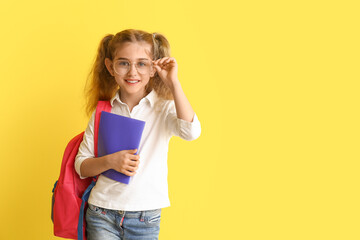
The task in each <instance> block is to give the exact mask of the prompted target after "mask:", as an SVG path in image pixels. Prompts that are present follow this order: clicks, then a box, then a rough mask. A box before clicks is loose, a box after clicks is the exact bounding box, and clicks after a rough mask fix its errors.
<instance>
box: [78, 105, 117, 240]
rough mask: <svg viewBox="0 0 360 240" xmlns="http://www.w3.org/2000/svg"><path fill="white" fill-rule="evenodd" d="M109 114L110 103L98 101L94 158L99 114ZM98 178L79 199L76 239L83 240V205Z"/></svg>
mask: <svg viewBox="0 0 360 240" xmlns="http://www.w3.org/2000/svg"><path fill="white" fill-rule="evenodd" d="M103 111H105V112H111V104H110V101H99V102H98V104H97V106H96V112H95V121H94V153H95V157H97V156H98V147H97V146H98V134H99V125H100V117H101V112H103ZM97 178H98V176H96V177H94V178H93V181H92V182H91V184H90V185H89V186H88V187H87V189H86V190H85V192H84V194H83V196H82V198H81V206H80V214H79V221H78V227H77V230H78V239H79V240H83V239H84V236H85V232H84V230H85V229H84V222H83V221H84V213H85V203H86V202H87V201H88V199H89V196H90V192H91V190H92V188H93V187H94V186H95V184H96V181H97Z"/></svg>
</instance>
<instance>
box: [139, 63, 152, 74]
mask: <svg viewBox="0 0 360 240" xmlns="http://www.w3.org/2000/svg"><path fill="white" fill-rule="evenodd" d="M150 67H151V64H150V61H147V60H142V61H140V62H137V63H136V68H137V70H138V72H139V73H140V74H147V73H149V72H150Z"/></svg>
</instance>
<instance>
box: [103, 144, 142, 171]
mask: <svg viewBox="0 0 360 240" xmlns="http://www.w3.org/2000/svg"><path fill="white" fill-rule="evenodd" d="M136 151H137V149H132V150H123V151H119V152H116V153H113V154H110V155H109V167H110V168H111V169H114V170H116V171H118V172H121V173H123V174H125V175H126V176H134V175H135V173H136V170H137V169H138V168H139V163H140V161H139V160H140V156H139V155H134V154H135V153H136Z"/></svg>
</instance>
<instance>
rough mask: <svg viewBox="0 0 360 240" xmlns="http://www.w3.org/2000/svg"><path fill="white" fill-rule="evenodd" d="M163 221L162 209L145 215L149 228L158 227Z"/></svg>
mask: <svg viewBox="0 0 360 240" xmlns="http://www.w3.org/2000/svg"><path fill="white" fill-rule="evenodd" d="M160 220H161V209H156V210H152V211H148V212H147V213H146V215H145V224H146V225H147V226H153V227H155V226H158V225H160Z"/></svg>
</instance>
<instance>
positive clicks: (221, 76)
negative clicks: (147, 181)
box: [0, 0, 360, 240]
mask: <svg viewBox="0 0 360 240" xmlns="http://www.w3.org/2000/svg"><path fill="white" fill-rule="evenodd" d="M359 10H360V9H359V5H358V4H357V1H346V0H342V1H340V0H339V1H314V0H312V1H308V0H307V1H279V0H274V1H264V0H262V1H260V0H258V1H236V0H233V1H231V0H224V1H194V0H182V1H169V0H162V1H156V0H154V1H143V0H138V1H123V0H118V1H114V0H103V1H70V0H64V1H45V0H43V1H39V0H38V1H2V2H1V3H0V22H1V39H0V43H1V44H0V66H1V67H0V102H1V118H0V133H1V137H0V141H1V142H0V146H1V149H0V154H1V155H0V158H1V160H0V169H1V173H0V194H1V197H0V208H1V210H0V211H1V214H0V216H1V217H0V218H1V219H0V239H4V240H8V239H36V240H42V239H44V240H48V239H59V238H56V237H53V236H52V223H51V221H50V202H51V190H52V187H53V184H54V182H55V180H56V179H57V178H58V175H59V171H60V163H61V159H62V154H63V151H64V148H65V146H66V144H67V142H68V141H69V140H70V139H71V138H72V137H73V136H75V134H77V133H80V132H81V131H83V130H84V129H85V127H86V124H87V121H88V118H87V117H86V115H85V113H84V96H83V87H84V84H85V79H86V76H87V73H88V71H89V69H90V66H91V63H92V61H93V58H94V56H95V53H96V49H97V46H98V44H99V42H100V40H101V38H102V37H103V36H104V35H105V34H107V33H113V34H114V33H116V32H118V31H121V30H123V29H126V28H137V29H143V30H146V31H149V32H155V31H156V32H160V33H163V34H164V35H165V36H166V37H167V38H168V39H169V41H170V44H171V47H172V56H173V57H175V58H176V59H177V61H178V64H179V79H180V81H181V83H182V86H183V89H184V91H185V93H186V95H187V97H188V98H189V100H190V102H191V103H192V106H193V108H194V109H195V111H196V113H197V114H198V117H199V119H200V121H201V123H202V135H201V137H200V138H199V139H197V140H195V141H193V142H186V141H183V140H181V139H179V138H173V139H172V140H171V143H170V153H169V161H168V162H169V178H168V180H169V189H170V200H171V203H172V206H171V207H170V208H166V209H164V211H163V216H162V222H161V231H160V239H162V240H180V239H181V240H182V239H187V240H191V239H196V240H197V239H244V240H255V239H256V240H258V239H261V240H267V239H274V240H293V239H294V240H295V239H299V240H300V239H301V240H304V239H316V240H318V239H324V240H325V239H326V240H329V239H340V240H344V239H345V240H352V239H354V240H355V239H360V233H359V230H360V229H359V225H360V220H359V216H360V209H359V205H360V203H359V200H360V199H359V160H360V158H359V152H358V151H359V143H360V141H359V138H360V137H359V136H360V129H359V120H360V118H359V102H360V101H359V86H360V84H359V80H360V78H359V77H360V74H359V63H360V60H359V59H360V57H359V56H360V51H359V50H360V49H359V42H360V39H359V23H360V19H359Z"/></svg>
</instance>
